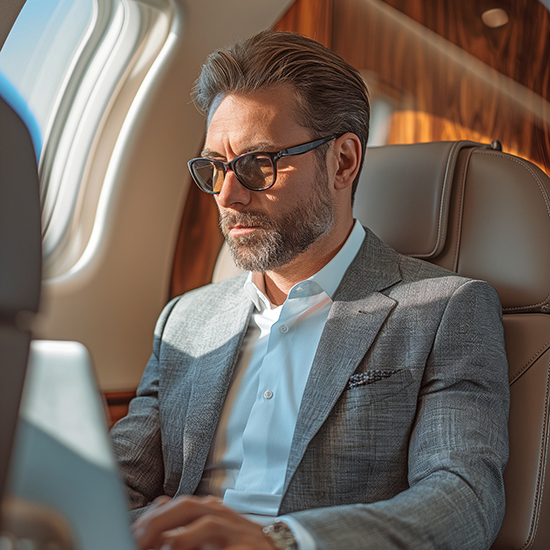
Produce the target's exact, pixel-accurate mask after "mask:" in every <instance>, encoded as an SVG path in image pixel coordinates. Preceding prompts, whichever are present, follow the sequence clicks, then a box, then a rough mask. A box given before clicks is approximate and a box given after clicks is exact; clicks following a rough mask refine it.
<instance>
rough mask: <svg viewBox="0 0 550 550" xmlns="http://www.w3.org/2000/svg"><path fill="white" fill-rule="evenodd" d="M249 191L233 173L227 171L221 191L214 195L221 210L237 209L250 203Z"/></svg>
mask: <svg viewBox="0 0 550 550" xmlns="http://www.w3.org/2000/svg"><path fill="white" fill-rule="evenodd" d="M250 193H251V191H250V189H247V188H246V187H245V186H244V185H241V183H240V182H239V180H238V179H237V176H235V172H233V170H227V172H226V173H225V178H224V180H223V184H222V189H221V191H220V192H219V193H218V194H217V195H215V197H216V202H217V203H218V205H219V206H221V207H223V208H238V207H239V206H240V205H242V206H245V205H247V204H248V203H249V202H250Z"/></svg>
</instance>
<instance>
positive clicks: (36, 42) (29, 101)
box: [0, 0, 94, 158]
mask: <svg viewBox="0 0 550 550" xmlns="http://www.w3.org/2000/svg"><path fill="white" fill-rule="evenodd" d="M93 16H94V2H93V0H61V1H59V0H28V1H27V2H26V4H25V6H24V7H23V9H22V10H21V13H20V15H19V17H18V19H17V21H16V23H15V25H14V27H13V29H12V31H11V33H10V35H9V37H8V39H7V40H6V43H5V45H4V47H3V48H2V50H1V51H0V93H2V95H3V96H4V97H5V99H6V100H7V101H8V103H10V104H11V105H12V107H13V108H15V110H16V111H17V112H18V113H19V115H20V116H21V117H22V118H23V119H24V120H25V122H26V123H27V125H28V126H29V128H30V129H31V135H32V138H33V142H34V146H35V150H36V154H37V158H39V157H40V153H41V151H42V144H43V142H44V136H45V135H46V134H47V133H48V130H49V128H50V126H51V119H52V117H53V116H54V115H55V112H56V107H57V103H58V98H59V96H60V94H61V93H62V91H63V88H64V87H65V86H66V82H67V77H68V76H69V75H70V72H71V69H72V65H73V63H74V59H75V58H76V57H77V56H78V51H79V49H80V46H81V44H82V43H83V42H85V41H86V38H87V35H88V32H89V29H90V28H91V26H92V22H93Z"/></svg>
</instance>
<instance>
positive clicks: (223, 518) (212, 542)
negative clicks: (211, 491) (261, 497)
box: [133, 497, 275, 550]
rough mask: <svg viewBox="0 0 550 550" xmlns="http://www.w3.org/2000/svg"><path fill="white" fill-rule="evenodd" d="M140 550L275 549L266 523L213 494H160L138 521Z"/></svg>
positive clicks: (136, 530)
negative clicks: (260, 523) (260, 522)
mask: <svg viewBox="0 0 550 550" xmlns="http://www.w3.org/2000/svg"><path fill="white" fill-rule="evenodd" d="M133 530H134V537H135V539H136V542H137V545H138V548H139V549H140V550H150V549H154V550H218V549H219V550H222V549H223V550H274V549H275V547H274V546H273V544H272V543H271V542H270V540H269V539H268V538H267V537H266V536H265V535H264V533H263V532H262V526H261V525H259V524H257V523H254V522H253V521H249V520H247V519H246V518H244V517H242V516H241V515H239V514H238V513H237V512H235V511H233V510H231V509H230V508H227V507H226V506H224V505H223V504H222V503H221V502H220V501H219V500H218V499H215V498H213V497H178V498H175V499H170V498H169V497H159V498H158V499H156V500H155V502H154V503H153V504H152V505H151V507H150V509H149V510H148V511H147V512H146V513H145V514H143V515H142V516H141V517H140V518H139V519H138V520H137V521H136V523H135V524H134V529H133Z"/></svg>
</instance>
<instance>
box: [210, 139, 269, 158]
mask: <svg viewBox="0 0 550 550" xmlns="http://www.w3.org/2000/svg"><path fill="white" fill-rule="evenodd" d="M278 150H279V149H277V147H276V146H275V145H273V143H272V142H269V141H261V142H260V143H256V144H254V145H253V146H251V147H246V148H245V149H244V150H243V151H242V152H241V153H239V154H238V155H237V156H240V155H244V154H245V153H266V152H267V153H271V152H274V151H278ZM201 157H209V158H225V157H224V155H220V153H218V152H217V151H213V150H212V149H207V148H205V149H203V150H202V151H201Z"/></svg>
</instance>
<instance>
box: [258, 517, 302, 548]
mask: <svg viewBox="0 0 550 550" xmlns="http://www.w3.org/2000/svg"><path fill="white" fill-rule="evenodd" d="M263 532H264V533H265V534H266V535H267V536H268V537H269V538H270V540H271V542H272V543H273V544H274V545H275V547H276V548H277V550H297V548H298V544H297V543H296V539H295V537H294V535H293V533H292V531H291V530H290V527H289V526H288V525H287V524H286V523H284V522H282V521H276V522H275V523H273V524H272V525H266V526H265V527H264V528H263Z"/></svg>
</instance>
